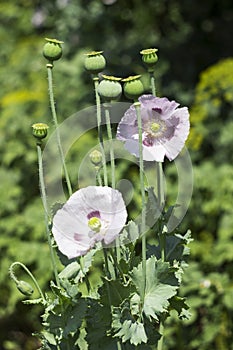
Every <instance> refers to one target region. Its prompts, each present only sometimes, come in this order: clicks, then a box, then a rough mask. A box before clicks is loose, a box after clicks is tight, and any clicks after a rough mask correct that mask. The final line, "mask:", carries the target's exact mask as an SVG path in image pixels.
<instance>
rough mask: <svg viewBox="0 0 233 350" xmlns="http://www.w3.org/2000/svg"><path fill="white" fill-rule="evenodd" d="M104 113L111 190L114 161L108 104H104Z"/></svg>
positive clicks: (114, 184)
mask: <svg viewBox="0 0 233 350" xmlns="http://www.w3.org/2000/svg"><path fill="white" fill-rule="evenodd" d="M104 113H105V120H106V126H107V135H108V140H109V151H110V163H111V177H112V188H113V189H115V188H116V179H115V159H114V149H113V141H112V129H111V120H110V106H109V105H108V104H104Z"/></svg>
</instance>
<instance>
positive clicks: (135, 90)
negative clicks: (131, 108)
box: [122, 75, 144, 100]
mask: <svg viewBox="0 0 233 350" xmlns="http://www.w3.org/2000/svg"><path fill="white" fill-rule="evenodd" d="M140 77H141V75H135V76H132V77H128V78H126V79H122V81H123V82H124V83H125V84H124V87H123V89H124V93H125V96H126V97H127V98H129V99H132V100H136V99H137V98H138V97H139V96H141V95H142V94H143V92H144V87H143V85H142V82H141V80H140Z"/></svg>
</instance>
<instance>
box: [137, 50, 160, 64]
mask: <svg viewBox="0 0 233 350" xmlns="http://www.w3.org/2000/svg"><path fill="white" fill-rule="evenodd" d="M157 51H158V49H146V50H142V51H140V54H141V55H142V60H143V62H144V63H145V65H146V66H147V67H148V68H154V66H155V64H156V62H157V61H158V56H157V54H156V52H157Z"/></svg>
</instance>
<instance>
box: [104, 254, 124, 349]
mask: <svg viewBox="0 0 233 350" xmlns="http://www.w3.org/2000/svg"><path fill="white" fill-rule="evenodd" d="M102 250H103V254H104V263H105V274H106V276H107V278H108V279H109V280H110V278H111V275H110V272H109V267H108V254H107V252H106V249H105V248H104V247H102ZM106 284H107V293H108V302H109V307H110V310H111V312H112V300H111V293H110V290H109V285H108V281H107V283H106ZM117 350H122V348H121V342H120V340H118V341H117Z"/></svg>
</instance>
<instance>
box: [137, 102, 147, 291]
mask: <svg viewBox="0 0 233 350" xmlns="http://www.w3.org/2000/svg"><path fill="white" fill-rule="evenodd" d="M140 105H141V104H140V102H135V103H134V106H135V109H136V113H137V121H138V141H139V173H140V188H141V198H142V225H141V233H142V269H143V277H144V280H143V281H142V283H143V290H144V293H145V288H146V232H145V229H146V215H145V214H146V212H145V206H146V195H145V185H144V163H143V144H142V141H143V140H142V118H141V111H140Z"/></svg>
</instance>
